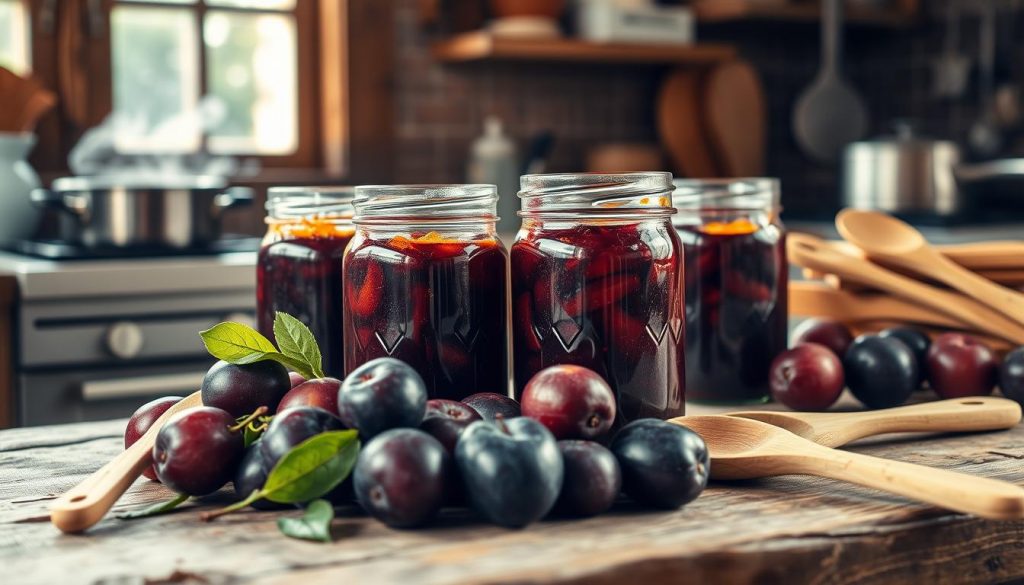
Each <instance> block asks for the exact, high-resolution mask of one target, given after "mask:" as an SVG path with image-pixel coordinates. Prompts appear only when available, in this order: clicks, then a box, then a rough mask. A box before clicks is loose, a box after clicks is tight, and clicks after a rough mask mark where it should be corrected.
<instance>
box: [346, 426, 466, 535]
mask: <svg viewBox="0 0 1024 585" xmlns="http://www.w3.org/2000/svg"><path fill="white" fill-rule="evenodd" d="M451 477H452V461H451V456H449V455H448V452H447V451H445V449H444V447H443V446H441V443H440V442H438V441H437V439H435V438H433V437H431V436H430V435H428V434H426V433H424V432H423V431H419V430H416V429H392V430H390V431H385V432H383V433H381V434H379V435H377V436H376V437H374V438H373V439H372V440H370V442H369V443H367V444H366V446H365V447H364V448H363V450H362V451H361V452H360V453H359V459H358V460H357V461H356V466H355V469H354V471H353V485H354V488H355V494H356V499H357V500H358V501H359V505H361V506H362V507H363V509H365V510H366V511H367V512H368V513H369V514H370V515H371V516H373V517H374V518H376V519H378V520H380V521H381V522H383V523H385V524H387V525H388V526H391V527H394V528H413V527H415V526H419V525H422V524H424V523H426V522H427V521H429V520H430V519H432V518H433V517H434V516H436V515H437V512H438V511H439V510H440V509H441V506H442V505H443V504H444V501H445V493H446V491H447V487H448V482H449V480H450V478H451Z"/></svg>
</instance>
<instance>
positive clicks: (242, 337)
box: [199, 323, 277, 364]
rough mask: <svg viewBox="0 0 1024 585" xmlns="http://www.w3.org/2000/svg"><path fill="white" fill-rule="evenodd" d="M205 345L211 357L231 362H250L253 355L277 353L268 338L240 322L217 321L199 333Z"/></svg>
mask: <svg viewBox="0 0 1024 585" xmlns="http://www.w3.org/2000/svg"><path fill="white" fill-rule="evenodd" d="M199 336H200V337H202V338H203V344H205V345H206V351H208V352H210V355H212V356H213V357H215V358H217V359H220V360H224V361H226V362H229V363H232V364H238V363H252V361H259V360H258V359H252V360H251V361H241V360H249V359H251V358H252V357H253V356H262V355H265V354H267V353H277V348H276V347H274V344H273V343H271V342H270V340H269V339H267V338H266V337H263V335H262V334H261V333H260V332H259V331H256V330H255V329H253V328H252V327H249V326H248V325H243V324H242V323H218V324H216V325H214V326H213V327H211V328H209V329H207V330H206V331H203V332H201V333H200V334H199Z"/></svg>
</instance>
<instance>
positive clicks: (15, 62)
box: [0, 0, 32, 75]
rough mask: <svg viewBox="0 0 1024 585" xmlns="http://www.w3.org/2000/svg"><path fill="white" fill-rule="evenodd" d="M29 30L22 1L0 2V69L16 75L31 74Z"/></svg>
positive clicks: (25, 6) (9, 0) (27, 17)
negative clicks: (5, 69)
mask: <svg viewBox="0 0 1024 585" xmlns="http://www.w3.org/2000/svg"><path fill="white" fill-rule="evenodd" d="M30 30H31V27H30V25H29V15H28V6H27V5H26V4H25V2H24V0H0V67H6V68H7V69H10V70H11V71H13V72H15V73H17V74H18V75H27V74H28V73H30V72H31V70H32V57H31V43H30V34H31V33H30Z"/></svg>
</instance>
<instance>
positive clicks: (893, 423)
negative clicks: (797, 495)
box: [728, 396, 1021, 447]
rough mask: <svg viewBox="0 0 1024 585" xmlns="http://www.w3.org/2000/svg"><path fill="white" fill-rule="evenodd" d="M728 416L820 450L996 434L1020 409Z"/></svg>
mask: <svg viewBox="0 0 1024 585" xmlns="http://www.w3.org/2000/svg"><path fill="white" fill-rule="evenodd" d="M728 415H729V416H738V417H740V418H750V419H754V420H759V421H761V422H766V423H768V424H770V425H772V426H776V427H781V428H784V429H786V430H787V431H789V432H791V433H793V434H795V435H798V436H801V437H803V438H805V439H808V440H810V441H814V442H815V443H817V444H819V445H823V446H825V447H841V446H843V445H845V444H847V443H849V442H851V441H856V440H857V439H863V438H864V437H872V436H875V435H884V434H887V433H951V432H958V433H962V432H970V431H998V430H1005V429H1011V428H1013V427H1015V426H1017V424H1018V423H1020V417H1021V410H1020V405H1019V404H1017V403H1016V402H1014V401H1013V400H1009V399H1007V398H995V397H992V396H972V397H970V398H955V399H952V400H937V401H935V402H925V403H924V404H912V405H910V406H898V407H896V408H885V409H882V410H867V411H863V412H774V411H769V410H745V411H741V412H730V413H729V414H728Z"/></svg>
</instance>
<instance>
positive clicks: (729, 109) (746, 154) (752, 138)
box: [703, 60, 767, 177]
mask: <svg viewBox="0 0 1024 585" xmlns="http://www.w3.org/2000/svg"><path fill="white" fill-rule="evenodd" d="M765 102H766V100H765V96H764V88H763V87H762V86H761V79H760V78H759V77H758V75H757V71H755V70H754V68H753V67H752V66H751V65H750V64H749V63H747V62H746V61H741V60H735V61H727V62H725V63H722V64H720V65H718V66H717V67H714V68H713V69H711V71H709V72H708V74H707V78H706V80H705V82H704V99H703V106H704V116H705V120H706V126H707V134H708V138H709V139H710V141H711V146H712V148H713V152H714V155H715V159H716V160H717V161H718V163H719V166H720V167H721V168H720V170H721V171H722V173H723V174H724V175H725V176H727V177H760V176H761V175H763V174H764V153H765V136H766V134H765V132H766V130H765V120H766V119H767V113H766V111H767V106H766V103H765Z"/></svg>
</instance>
